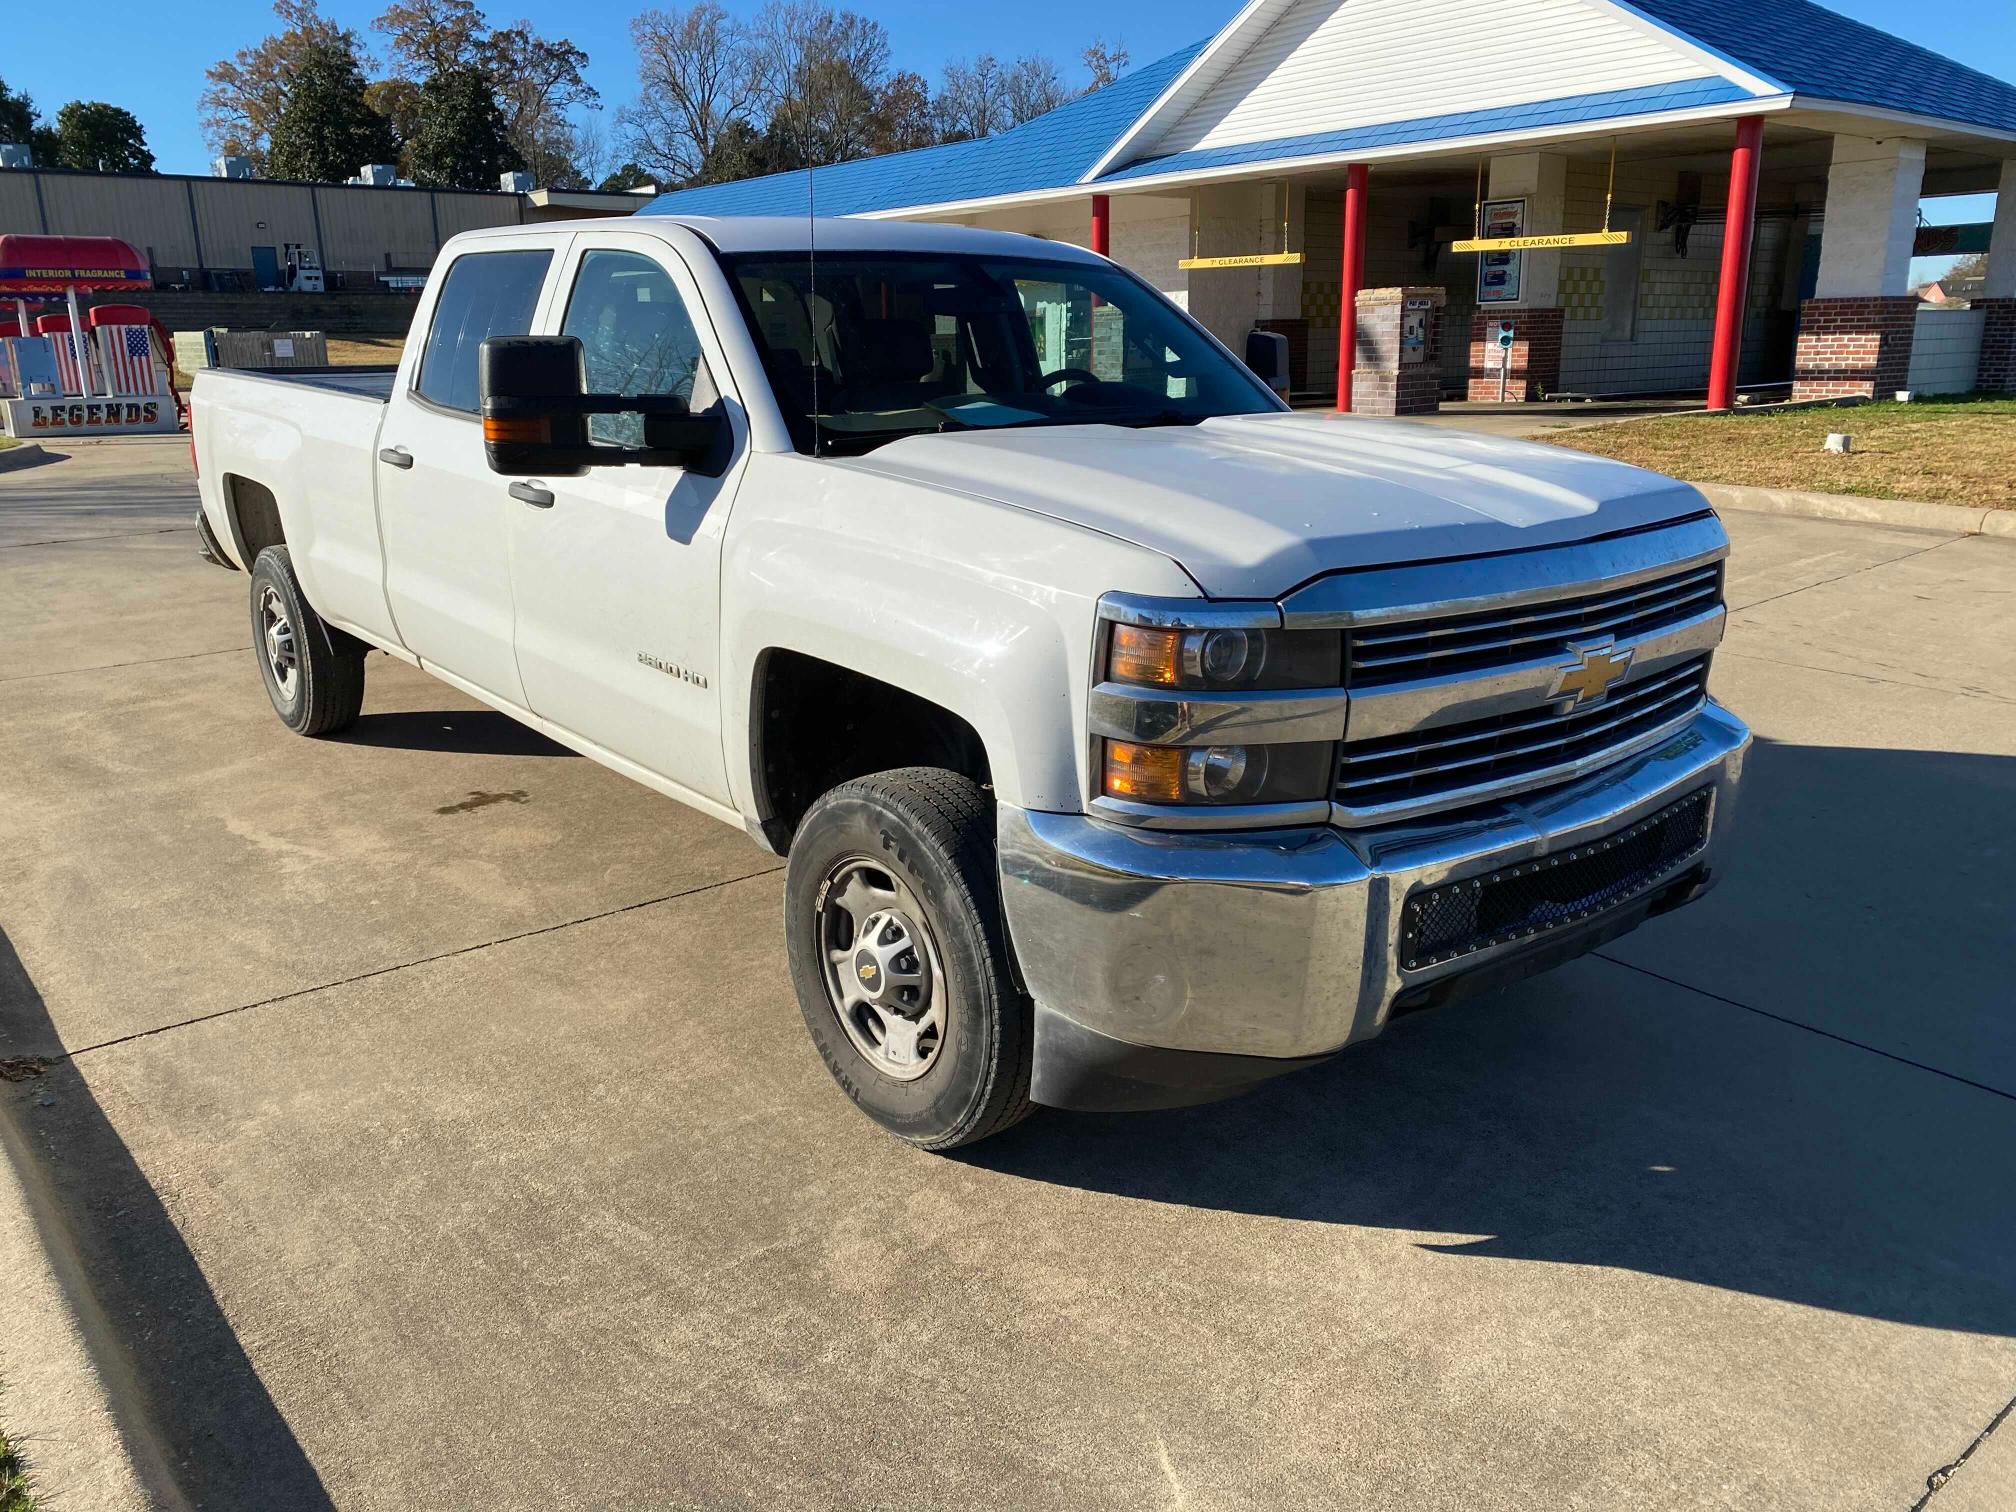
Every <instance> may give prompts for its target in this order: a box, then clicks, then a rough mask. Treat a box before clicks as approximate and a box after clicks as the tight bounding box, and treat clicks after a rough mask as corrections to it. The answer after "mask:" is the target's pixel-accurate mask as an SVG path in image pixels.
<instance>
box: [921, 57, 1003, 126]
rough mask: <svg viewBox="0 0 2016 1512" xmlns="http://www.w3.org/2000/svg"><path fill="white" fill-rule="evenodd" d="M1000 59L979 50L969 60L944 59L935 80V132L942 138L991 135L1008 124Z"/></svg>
mask: <svg viewBox="0 0 2016 1512" xmlns="http://www.w3.org/2000/svg"><path fill="white" fill-rule="evenodd" d="M1003 87H1004V78H1003V69H1002V67H1001V63H1000V60H999V59H997V58H996V57H995V56H994V55H993V54H992V53H982V54H980V56H979V57H977V58H975V59H973V61H972V62H970V63H959V62H955V63H947V64H946V65H945V72H944V74H943V75H942V77H941V78H940V80H939V84H938V105H937V113H938V134H939V136H940V137H942V138H943V139H944V140H945V141H948V142H957V141H961V140H964V139H965V138H967V137H984V136H992V135H993V134H994V133H995V132H997V131H1001V130H1004V129H1005V128H1006V127H1007V125H1008V107H1007V104H1006V102H1005V101H1004V100H1003V99H1002V91H1003Z"/></svg>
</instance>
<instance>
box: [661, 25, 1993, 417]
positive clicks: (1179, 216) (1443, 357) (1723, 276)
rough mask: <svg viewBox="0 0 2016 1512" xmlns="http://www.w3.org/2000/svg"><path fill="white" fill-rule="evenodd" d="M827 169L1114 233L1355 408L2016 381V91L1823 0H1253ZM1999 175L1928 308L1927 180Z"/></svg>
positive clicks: (1007, 216)
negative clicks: (918, 145)
mask: <svg viewBox="0 0 2016 1512" xmlns="http://www.w3.org/2000/svg"><path fill="white" fill-rule="evenodd" d="M809 177H810V178H811V180H812V184H811V186H810V187H811V188H812V189H813V190H814V191H815V192H816V201H817V204H818V207H819V211H820V213H821V214H853V215H866V216H889V217H899V218H905V219H927V220H942V221H951V222H959V223H964V224H970V225H983V226H993V227H1001V228H1006V229H1011V230H1019V231H1026V232H1033V233H1036V234H1038V235H1042V236H1046V237H1050V238H1053V239H1058V240H1066V241H1071V242H1075V243H1078V244H1080V245H1083V246H1089V247H1092V248H1094V249H1096V250H1099V251H1103V252H1106V253H1108V254H1109V255H1111V256H1113V257H1115V258H1117V259H1119V260H1120V261H1122V262H1124V263H1126V264H1128V265H1129V266H1131V267H1132V268H1134V269H1135V270H1137V271H1138V272H1139V273H1141V274H1142V275H1143V276H1144V277H1146V278H1148V279H1149V280H1151V281H1152V282H1154V283H1155V284H1156V285H1157V286H1158V287H1159V288H1161V289H1163V290H1164V291H1165V292H1167V293H1168V294H1170V295H1171V296H1173V297H1174V298H1176V299H1177V300H1179V301H1181V302H1183V303H1185V304H1186V305H1187V306H1188V308H1189V309H1190V310H1191V312H1192V313H1193V314H1194V315H1196V316H1197V317H1198V319H1200V320H1201V321H1202V322H1203V323H1204V324H1205V325H1206V326H1208V327H1209V328H1210V329H1211V330H1212V331H1213V332H1214V333H1216V334H1217V335H1218V336H1219V337H1221V338H1222V339H1224V340H1226V341H1227V342H1228V343H1230V344H1232V345H1233V346H1234V347H1235V349H1236V348H1237V346H1238V344H1239V343H1240V341H1241V340H1242V339H1243V337H1244V335H1245V333H1246V332H1247V331H1248V330H1250V329H1252V328H1255V327H1259V328H1263V329H1270V330H1274V331H1278V332H1281V333H1283V334H1284V335H1285V336H1286V337H1287V341H1288V346H1289V352H1290V363H1291V369H1292V372H1293V374H1294V383H1295V387H1296V388H1297V389H1298V390H1300V391H1302V392H1303V393H1304V394H1306V395H1320V396H1322V397H1324V398H1325V399H1334V402H1336V403H1337V404H1338V406H1339V407H1340V408H1356V409H1360V410H1367V411H1376V412H1383V413H1392V412H1395V411H1401V412H1405V411H1409V410H1413V409H1419V408H1423V407H1427V406H1430V405H1432V404H1433V403H1434V402H1435V399H1436V395H1437V394H1438V393H1454V394H1467V395H1469V396H1470V397H1473V398H1480V399H1483V398H1496V397H1498V395H1499V393H1500V392H1501V391H1502V392H1503V393H1504V394H1505V395H1506V396H1507V397H1509V398H1515V399H1517V398H1529V397H1535V396H1538V395H1540V394H1542V393H1545V394H1553V395H1558V394H1563V393H1567V394H1578V393H1579V394H1586V395H1623V394H1633V393H1673V392H1687V391H1694V392H1705V393H1706V394H1707V396H1708V402H1709V403H1710V405H1711V406H1716V407H1725V406H1727V405H1728V404H1729V403H1731V402H1732V400H1733V396H1734V393H1735V390H1736V389H1737V388H1738V387H1739V386H1757V387H1762V386H1764V385H1782V386H1783V387H1781V388H1776V389H1772V390H1770V391H1769V392H1771V393H1773V394H1774V395H1775V396H1777V397H1783V396H1784V394H1785V393H1786V392H1788V391H1789V392H1790V393H1791V394H1792V395H1793V396H1794V397H1799V398H1807V397H1821V396H1830V395H1853V394H1885V395H1887V394H1888V393H1889V392H1891V391H1893V390H1896V389H1902V388H1905V387H1907V386H1912V385H1913V384H1916V386H1917V387H1919V388H1920V389H1947V390H1952V389H1967V388H1973V387H1976V386H1977V385H1978V386H1980V387H1985V388H1993V389H2012V388H2016V87H2012V86H2011V85H2009V84H2007V83H2004V82H2003V81H2001V80H1999V79H1994V78H1991V77H1989V76H1987V75H1985V74H1981V73H1978V72H1975V71H1974V70H1972V69H1969V68H1966V67H1963V66H1962V65H1960V64H1958V63H1956V62H1953V61H1951V60H1949V59H1947V58H1944V57H1940V56H1938V55H1936V54H1934V53H1932V52H1929V51H1927V50H1926V49H1924V48H1922V47H1918V46H1916V45H1914V44H1912V43H1909V42H1905V41H1903V40H1901V39H1899V38H1896V37H1893V36H1890V35H1888V34H1886V33H1883V32H1880V31H1877V30H1874V29H1873V28H1870V27H1867V26H1863V25H1861V24H1859V23H1856V22H1853V21H1849V20H1847V19H1845V18H1843V17H1841V16H1839V15H1836V14H1835V13H1833V12H1831V11H1828V10H1825V9H1822V8H1821V7H1819V6H1817V5H1812V4H1808V3H1806V0H1636V3H1626V0H1252V3H1250V4H1248V5H1247V6H1246V7H1245V8H1244V9H1243V10H1241V11H1240V12H1239V13H1238V15H1237V16H1235V17H1234V18H1233V19H1232V21H1231V22H1230V23H1229V24H1228V25H1227V26H1226V27H1225V28H1224V29H1223V30H1222V31H1220V32H1219V33H1218V34H1217V35H1216V36H1214V37H1211V38H1210V39H1208V40H1206V41H1204V42H1201V43H1199V44H1197V45H1195V46H1192V47H1187V48H1184V49H1183V50H1182V51H1180V52H1176V53H1172V54H1171V55H1169V56H1168V57H1165V58H1162V59H1160V60H1158V61H1156V62H1153V63H1150V64H1147V65H1144V66H1143V67H1141V68H1139V69H1137V70H1135V71H1134V72H1133V73H1131V74H1129V75H1128V76H1126V77H1125V78H1124V79H1122V80H1121V81H1120V82H1118V83H1116V84H1114V85H1111V86H1109V87H1108V88H1106V89H1104V90H1101V91H1100V92H1098V93H1097V94H1094V95H1091V96H1088V97H1086V98H1085V99H1082V100H1079V101H1076V102H1073V103H1072V104H1069V105H1066V106H1064V107H1063V108H1061V109H1059V110H1056V111H1053V112H1051V113H1050V114H1048V115H1045V116H1041V117H1039V118H1037V119H1036V120H1034V121H1031V122H1029V123H1028V124H1026V125H1024V126H1021V127H1018V128H1016V129H1015V130H1012V131H1008V132H1004V133H1002V134H1001V135H999V136H995V137H989V138H985V139H983V140H979V141H973V142H961V143H954V144H950V145H946V146H940V147H932V148H926V149H923V150H922V151H918V152H913V153H905V154H899V155H896V156H893V157H886V158H874V159H868V160H864V161H860V162H853V163H845V164H840V165H836V166H834V167H830V168H824V169H820V170H818V171H817V172H816V173H815V174H813V175H809ZM807 179H808V175H805V174H790V175H778V176H775V177H771V178H765V179H754V180H747V181H744V182H741V183H734V184H723V185H717V186H709V187H705V188H698V189H691V190H685V191H679V192H675V193H672V194H668V195H665V196H662V197H661V198H659V199H658V200H657V201H655V202H654V203H653V204H652V205H651V206H650V207H648V209H647V211H646V212H645V213H652V212H658V213H681V214H797V213H803V212H804V210H805V207H806V201H807V190H808V183H807ZM1996 191H1999V192H2000V199H1999V201H1998V207H1999V208H1998V212H1997V217H1996V221H1995V225H1994V228H1993V240H1992V246H1991V248H1990V259H1991V261H1990V268H1989V274H1988V279H1987V285H1986V288H1985V291H1984V297H1982V298H1980V299H1977V300H1975V301H1974V302H1973V304H1972V307H1971V308H1969V309H1966V310H1955V311H1943V312H1931V311H1926V312H1921V308H1920V302H1919V301H1918V300H1917V299H1916V298H1915V297H1914V296H1912V295H1911V294H1910V292H1909V287H1908V280H1909V265H1910V259H1911V256H1912V254H1913V250H1914V246H1916V245H1919V244H1920V243H1919V226H1918V205H1919V200H1920V197H1921V195H1939V194H1960V193H1976V192H1996ZM1930 249H1931V248H1930V246H1929V244H1927V250H1930ZM1340 357H1341V358H1343V359H1344V360H1340Z"/></svg>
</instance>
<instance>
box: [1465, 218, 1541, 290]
mask: <svg viewBox="0 0 2016 1512" xmlns="http://www.w3.org/2000/svg"><path fill="white" fill-rule="evenodd" d="M1477 219H1478V227H1477V229H1478V232H1479V235H1478V237H1477V242H1478V244H1479V245H1480V246H1490V245H1491V244H1492V243H1494V242H1503V241H1513V240H1515V239H1516V238H1519V237H1522V236H1524V235H1525V234H1526V201H1524V200H1523V199H1512V200H1486V201H1484V203H1483V205H1482V206H1481V207H1480V211H1479V214H1478V217H1477ZM1458 245H1459V246H1460V245H1461V244H1460V243H1459V244H1458ZM1524 262H1525V259H1524V258H1523V257H1521V256H1520V254H1519V253H1518V251H1517V250H1516V249H1515V248H1512V247H1502V248H1494V249H1493V250H1491V251H1488V252H1485V253H1484V255H1483V256H1482V257H1480V258H1478V259H1477V303H1479V304H1480V305H1487V304H1517V303H1518V302H1519V274H1520V271H1521V268H1522V266H1523V264H1524Z"/></svg>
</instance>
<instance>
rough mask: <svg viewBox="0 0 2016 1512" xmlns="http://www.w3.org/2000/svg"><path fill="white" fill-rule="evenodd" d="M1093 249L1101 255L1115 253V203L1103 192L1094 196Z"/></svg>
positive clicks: (1105, 255) (1108, 255)
mask: <svg viewBox="0 0 2016 1512" xmlns="http://www.w3.org/2000/svg"><path fill="white" fill-rule="evenodd" d="M1092 250H1093V251H1094V252H1097V253H1098V254H1099V255H1100V256H1101V257H1111V256H1112V255H1113V204H1112V201H1111V200H1110V199H1109V198H1108V197H1107V196H1106V195H1103V194H1095V195H1093V196H1092Z"/></svg>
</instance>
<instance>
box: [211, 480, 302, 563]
mask: <svg viewBox="0 0 2016 1512" xmlns="http://www.w3.org/2000/svg"><path fill="white" fill-rule="evenodd" d="M224 504H225V508H226V509H228V510H229V511H230V514H231V526H232V529H233V530H235V531H236V532H237V534H238V545H239V547H240V549H241V550H243V551H244V553H245V570H246V571H247V572H250V571H251V570H252V564H253V563H254V562H256V561H258V560H259V553H260V552H262V551H264V550H265V549H266V548H267V547H268V546H284V545H286V544H287V532H286V529H285V528H284V527H283V526H282V525H281V524H280V501H279V500H278V499H276V498H274V497H273V490H272V489H270V488H268V487H267V486H266V485H265V484H264V483H255V482H253V481H252V479H250V478H241V477H239V476H238V475H237V474H235V473H227V474H226V475H225V477H224Z"/></svg>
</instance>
